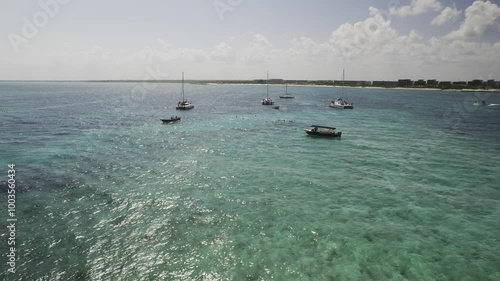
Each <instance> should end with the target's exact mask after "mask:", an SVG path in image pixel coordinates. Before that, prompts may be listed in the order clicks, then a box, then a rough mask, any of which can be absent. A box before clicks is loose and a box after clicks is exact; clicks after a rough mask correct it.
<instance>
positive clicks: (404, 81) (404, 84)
mask: <svg viewBox="0 0 500 281" xmlns="http://www.w3.org/2000/svg"><path fill="white" fill-rule="evenodd" d="M398 86H399V87H411V86H413V81H412V80H411V79H399V80H398Z"/></svg>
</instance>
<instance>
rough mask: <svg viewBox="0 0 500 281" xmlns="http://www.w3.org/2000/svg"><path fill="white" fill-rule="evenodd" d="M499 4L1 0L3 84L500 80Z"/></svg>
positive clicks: (462, 0) (460, 0)
mask: <svg viewBox="0 0 500 281" xmlns="http://www.w3.org/2000/svg"><path fill="white" fill-rule="evenodd" d="M499 5H500V0H495V1H473V0H457V1H451V0H372V1H366V0H349V1H340V0H339V1H337V0H308V1H305V0H163V1H162V0H142V1H139V0H137V1H132V0H122V1H118V0H116V1H111V0H109V1H100V0H85V1H83V0H37V1H12V0H0V35H1V39H0V80H24V79H27V80H31V79H35V80H43V79H49V80H52V79H56V80H75V79H76V80H80V79H81V80H85V79H178V78H179V77H180V73H181V71H184V72H185V73H186V74H185V75H186V78H187V79H258V78H265V75H266V71H268V70H269V72H270V76H271V78H284V79H339V78H341V75H342V69H345V70H346V79H348V80H355V79H359V80H396V79H399V78H410V79H438V80H441V81H443V80H471V79H496V80H500V7H499Z"/></svg>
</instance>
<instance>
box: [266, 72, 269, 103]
mask: <svg viewBox="0 0 500 281" xmlns="http://www.w3.org/2000/svg"><path fill="white" fill-rule="evenodd" d="M266 95H267V97H268V98H269V71H268V72H267V79H266Z"/></svg>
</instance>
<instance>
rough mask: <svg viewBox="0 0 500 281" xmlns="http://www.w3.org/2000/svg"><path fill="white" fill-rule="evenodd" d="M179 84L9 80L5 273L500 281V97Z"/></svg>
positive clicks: (1, 106)
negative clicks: (12, 220) (10, 202)
mask: <svg viewBox="0 0 500 281" xmlns="http://www.w3.org/2000/svg"><path fill="white" fill-rule="evenodd" d="M185 88H186V98H187V99H188V100H190V101H191V102H192V103H193V104H194V105H195V108H194V109H193V110H191V111H186V112H179V111H175V106H176V104H177V102H178V101H179V99H180V89H181V85H180V84H163V83H151V84H140V83H84V82H1V83H0V132H1V133H0V185H1V192H0V194H1V195H2V196H1V198H2V199H1V200H0V210H1V213H2V214H3V215H2V216H1V218H2V219H1V226H2V228H1V229H2V231H1V233H0V235H1V237H2V239H1V243H0V251H1V253H2V261H1V264H2V270H1V272H0V279H1V280H29V281H32V280H418V281H422V280H471V281H477V280H500V168H499V167H500V106H499V107H496V106H491V107H477V106H473V105H472V104H473V102H474V101H475V100H488V101H489V102H491V103H494V104H500V93H470V92H456V91H425V90H397V89H390V90H389V89H373V88H372V89H370V88H366V89H355V88H349V89H346V92H347V95H348V97H349V99H350V100H352V101H353V102H354V105H355V109H354V110H338V109H333V108H329V107H328V104H329V102H330V101H331V100H332V99H335V98H337V97H339V96H340V95H341V89H340V88H331V87H299V86H290V87H288V92H289V93H291V94H293V95H295V99H289V100H285V99H279V98H278V96H279V95H281V94H283V93H284V91H285V88H284V87H283V86H270V90H269V91H270V96H271V97H272V98H273V99H274V100H275V101H276V102H277V104H279V105H280V106H281V108H280V110H275V109H272V108H271V107H269V106H263V105H261V104H260V101H261V99H262V98H263V97H264V96H265V93H266V87H265V85H201V84H186V85H185ZM172 115H180V116H182V121H181V122H179V123H175V124H169V125H163V124H162V123H161V121H160V118H165V117H170V116H172ZM311 124H318V125H327V126H334V127H336V128H337V131H341V132H342V138H341V139H321V138H314V137H310V136H306V134H305V133H304V131H303V129H306V128H308V126H310V125H311ZM8 164H15V165H16V166H15V170H16V172H15V173H16V178H15V179H16V206H15V208H16V211H15V216H16V218H17V223H16V246H15V247H16V251H17V252H16V253H17V261H16V273H14V274H13V273H9V272H7V268H8V265H7V257H6V254H7V253H8V245H7V240H8V236H9V233H8V229H7V227H6V225H7V218H8V217H7V209H8V206H7V187H8V185H7V179H8V177H7V170H8V166H7V165H8Z"/></svg>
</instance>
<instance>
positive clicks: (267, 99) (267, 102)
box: [262, 71, 274, 105]
mask: <svg viewBox="0 0 500 281" xmlns="http://www.w3.org/2000/svg"><path fill="white" fill-rule="evenodd" d="M266 92H267V94H266V97H265V98H264V99H263V100H262V105H273V104H274V101H273V100H272V99H271V98H270V97H269V71H268V72H267V80H266Z"/></svg>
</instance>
